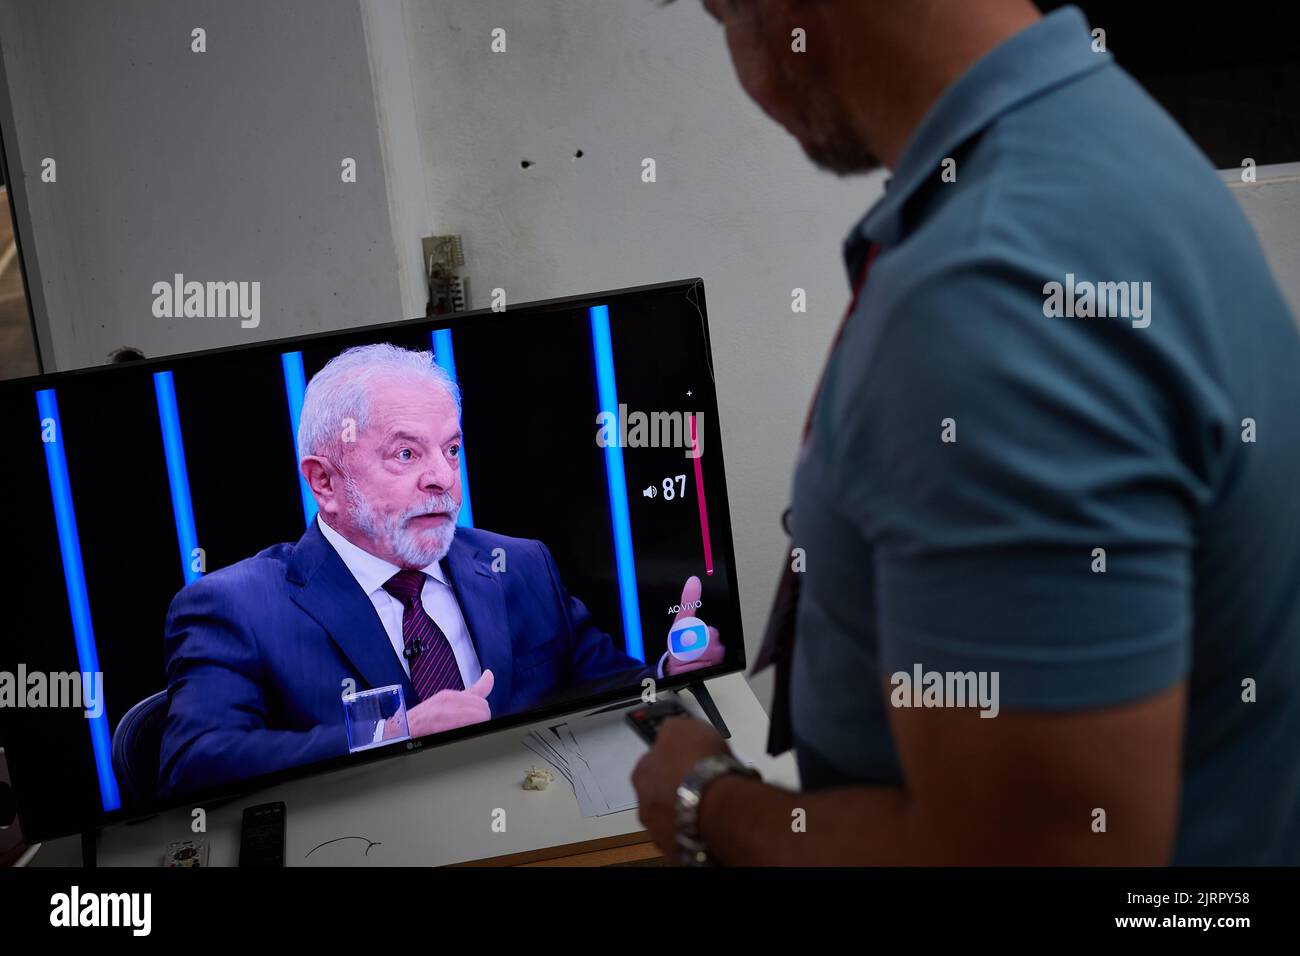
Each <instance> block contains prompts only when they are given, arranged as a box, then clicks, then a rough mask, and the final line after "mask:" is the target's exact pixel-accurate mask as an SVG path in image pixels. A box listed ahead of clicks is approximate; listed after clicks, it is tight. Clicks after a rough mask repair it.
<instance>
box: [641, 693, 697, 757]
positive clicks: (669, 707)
mask: <svg viewBox="0 0 1300 956" xmlns="http://www.w3.org/2000/svg"><path fill="white" fill-rule="evenodd" d="M689 716H690V713H689V712H688V711H687V710H686V708H685V707H683V706H682V705H681V704H679V703H677V701H675V700H665V701H660V702H659V703H657V704H646V705H645V706H644V707H637V708H636V709H635V710H630V711H628V714H627V722H628V723H629V724H631V725H632V729H633V730H635V731H636V732H637V733H638V734H640V736H641V739H642V740H644V741H645V742H646V743H648V744H650V745H652V746H653V745H654V742H655V737H657V736H658V735H659V725H660V724H662V723H663V722H664V721H665V720H667V719H668V718H669V717H689Z"/></svg>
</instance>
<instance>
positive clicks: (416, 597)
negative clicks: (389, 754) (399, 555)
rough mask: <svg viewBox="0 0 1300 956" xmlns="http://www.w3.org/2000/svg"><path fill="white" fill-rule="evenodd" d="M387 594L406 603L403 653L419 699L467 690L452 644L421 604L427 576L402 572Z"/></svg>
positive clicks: (387, 586) (386, 586)
mask: <svg viewBox="0 0 1300 956" xmlns="http://www.w3.org/2000/svg"><path fill="white" fill-rule="evenodd" d="M384 590H385V591H387V592H388V593H389V594H391V595H392V596H393V597H395V598H397V600H399V601H401V602H402V644H403V646H404V647H405V650H404V651H403V653H404V654H405V655H406V659H407V660H408V661H409V662H410V665H411V686H412V687H414V688H415V693H416V696H418V697H419V698H420V700H422V701H423V700H428V699H429V698H430V697H432V696H433V695H434V694H436V693H438V691H440V690H464V689H465V682H464V681H462V680H461V679H460V665H458V664H457V663H456V655H455V653H453V652H452V649H451V642H450V641H448V640H447V635H446V634H444V633H442V628H440V627H438V624H437V622H435V621H434V619H433V618H431V617H429V614H428V612H427V611H425V609H424V602H422V601H421V600H420V594H421V593H422V592H423V591H424V572H423V571H410V570H407V571H398V572H397V573H396V574H394V575H393V576H392V577H391V578H389V579H388V581H387V583H385V584H384Z"/></svg>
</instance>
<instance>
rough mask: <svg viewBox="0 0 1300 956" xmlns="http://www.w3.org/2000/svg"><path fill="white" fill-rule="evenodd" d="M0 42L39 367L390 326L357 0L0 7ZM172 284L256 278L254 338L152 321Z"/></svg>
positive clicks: (199, 324)
mask: <svg viewBox="0 0 1300 956" xmlns="http://www.w3.org/2000/svg"><path fill="white" fill-rule="evenodd" d="M194 27H203V28H205V29H206V30H207V52H206V53H202V54H197V53H193V52H191V49H190V31H191V30H192V29H193V28H194ZM0 44H2V49H3V55H4V59H5V70H6V78H7V81H8V86H9V93H10V99H11V101H12V102H13V104H14V111H15V115H14V123H15V127H16V137H15V138H14V141H13V142H12V143H11V144H10V165H11V167H12V169H11V174H12V175H13V177H14V179H15V185H16V187H17V188H19V189H21V190H23V192H24V194H25V197H26V198H27V201H28V202H27V208H28V210H29V211H30V214H31V218H32V232H33V233H34V236H35V250H34V253H35V259H36V261H37V264H38V272H39V279H40V282H41V285H42V289H41V292H42V293H43V298H44V302H43V305H44V308H45V311H46V312H47V314H48V324H49V329H48V342H46V343H43V345H45V346H46V364H47V368H49V367H54V368H59V369H63V368H75V367H79V366H85V365H95V364H100V363H102V362H103V361H104V360H105V358H106V356H107V354H108V353H109V352H110V351H111V350H112V349H114V348H116V347H118V346H120V345H130V346H135V347H137V348H140V349H142V350H143V351H144V352H145V353H146V354H147V355H151V356H152V355H163V354H169V353H174V352H182V351H187V350H191V349H198V348H208V347H214V346H220V345H230V344H238V343H243V342H249V341H257V340H261V339H268V338H277V337H281V336H285V335H293V334H298V333H302V332H311V331H317V330H321V329H332V328H341V327H345V326H349V325H358V324H364V323H367V322H375V321H391V320H393V319H398V318H405V317H408V316H406V315H405V314H404V313H403V311H402V304H401V299H400V294H399V289H398V281H397V271H396V268H395V266H394V248H393V234H392V231H391V228H390V220H389V216H388V204H387V200H386V196H385V180H384V174H383V166H382V162H381V155H380V145H379V137H378V132H377V124H376V114H375V102H374V93H373V89H372V86H371V78H370V68H369V63H368V60H367V56H366V44H365V37H364V29H363V23H362V17H361V12H360V8H359V5H358V3H357V0H223V2H222V3H219V4H217V3H211V2H201V0H114V2H112V3H88V2H85V0H40V2H39V3H37V2H32V0H0ZM47 156H49V157H53V158H54V159H55V160H56V161H57V164H58V166H57V171H58V180H57V182H55V183H42V182H41V181H40V171H41V165H40V164H41V160H42V159H43V158H44V157H47ZM344 157H352V158H354V159H356V160H357V163H358V182H357V183H356V184H344V183H342V182H341V178H340V163H341V161H342V159H343V158H344ZM31 252H32V251H31V250H29V251H28V254H29V255H31ZM177 272H180V273H183V274H184V275H185V276H186V278H187V279H197V280H200V281H208V280H223V281H224V280H236V281H249V282H252V281H260V282H261V283H262V287H261V311H262V318H261V324H260V326H259V327H258V328H256V329H244V328H241V326H240V323H239V321H238V320H237V319H193V318H191V319H157V318H155V317H154V316H153V313H152V305H153V299H154V296H153V293H152V292H151V288H152V286H153V284H154V283H155V282H158V281H170V279H171V277H172V275H173V274H174V273H177ZM38 301H39V300H38ZM51 351H52V355H50V354H49V353H50V352H51ZM51 359H52V360H53V361H51Z"/></svg>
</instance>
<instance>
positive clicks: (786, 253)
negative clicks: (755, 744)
mask: <svg viewBox="0 0 1300 956" xmlns="http://www.w3.org/2000/svg"><path fill="white" fill-rule="evenodd" d="M405 21H406V27H407V31H408V43H409V47H408V53H409V58H410V61H411V64H412V76H413V80H414V88H415V105H416V114H417V116H418V119H419V123H420V128H421V134H422V138H421V142H422V152H423V154H424V163H425V169H426V172H427V177H428V180H427V181H428V195H429V202H430V206H431V210H432V221H433V223H434V224H435V229H436V231H438V232H446V233H461V234H463V235H464V237H465V256H466V269H467V272H468V274H469V276H470V279H471V283H472V294H473V296H474V301H473V303H472V304H473V305H474V306H475V307H481V306H485V305H489V304H490V303H489V301H488V294H489V290H490V289H492V288H493V287H501V288H504V289H505V290H506V292H507V296H508V302H509V303H521V302H525V301H528V300H531V299H542V298H548V297H552V296H560V295H567V294H573V293H580V292H594V291H599V290H602V289H615V288H620V287H625V286H635V285H641V284H646V283H651V282H660V281H665V280H670V279H679V278H687V277H691V276H696V275H699V276H702V277H703V278H704V282H705V287H706V292H707V296H708V305H709V324H710V328H711V331H712V340H713V349H714V360H715V370H716V374H717V388H718V400H719V405H720V414H721V417H722V423H721V427H722V431H723V440H724V442H725V443H726V455H727V466H728V467H727V478H728V491H729V495H730V499H731V518H732V524H733V528H734V533H735V543H736V553H737V560H738V565H739V568H738V571H739V580H740V597H741V602H742V606H743V607H744V610H745V620H744V624H745V632H746V637H747V644H748V648H749V654H750V658H751V659H752V657H753V654H754V652H755V651H756V650H757V646H758V642H759V639H760V637H761V631H762V627H763V624H764V623H765V621H766V616H767V609H768V606H769V604H770V601H771V598H772V593H773V590H774V588H775V585H776V580H777V576H778V573H779V571H780V568H781V562H782V560H783V558H784V557H787V555H786V551H785V536H784V534H783V533H782V532H781V530H780V526H779V517H780V514H781V512H782V510H783V509H784V508H785V506H786V504H787V503H788V500H789V490H790V478H791V472H792V468H793V464H794V456H795V451H796V447H797V444H798V441H799V433H800V428H801V426H802V423H803V416H804V413H805V411H806V409H807V403H808V400H809V397H810V394H811V392H812V388H813V383H814V382H815V380H816V378H817V375H818V372H819V371H820V369H821V365H822V362H823V360H824V358H825V354H826V350H827V348H828V347H829V344H830V339H831V336H832V334H833V332H834V329H835V327H836V326H837V324H838V322H839V319H840V316H841V315H842V313H843V310H844V308H845V306H846V305H847V303H848V294H849V293H848V279H847V277H846V276H845V273H844V267H843V265H842V261H841V257H840V244H841V242H842V240H843V238H844V235H845V233H846V232H847V231H848V229H849V228H850V227H851V226H852V224H853V223H854V222H855V221H856V220H857V219H858V218H859V217H860V216H861V215H862V213H863V212H865V211H866V209H867V207H868V206H869V205H870V204H871V203H872V202H874V200H875V199H876V198H877V197H878V196H879V194H880V177H878V176H876V177H870V178H867V179H861V178H860V179H856V180H839V179H837V178H835V177H834V176H831V175H829V174H824V173H820V172H818V171H816V170H815V168H814V167H813V166H812V165H811V164H810V163H809V162H808V160H807V159H806V158H805V157H804V155H803V153H802V151H801V150H800V149H799V147H798V145H797V144H796V143H795V142H794V141H793V140H792V139H791V138H790V137H789V136H788V135H787V134H786V133H785V132H784V131H782V130H781V129H780V128H779V127H777V126H775V125H774V124H773V123H772V122H771V121H770V120H768V119H767V118H766V117H765V116H764V115H763V114H762V113H761V112H760V111H759V110H758V108H757V107H755V106H754V105H753V104H752V103H751V102H750V101H749V99H748V98H747V97H746V96H745V94H744V92H743V91H742V90H741V89H740V87H739V84H738V83H737V81H736V79H735V76H734V74H733V72H732V68H731V64H730V60H729V58H728V55H727V52H726V46H725V43H724V40H723V36H722V32H721V29H720V28H719V27H718V26H717V25H716V24H715V23H714V22H713V21H712V20H711V19H709V18H708V17H707V15H705V13H704V12H703V10H702V8H701V6H700V4H699V3H698V2H689V3H680V4H677V5H675V6H673V7H669V8H666V9H665V8H660V7H659V6H658V5H657V4H655V3H654V2H652V0H618V2H611V0H558V2H549V3H530V4H523V3H517V2H509V0H476V2H474V3H445V2H437V0H405ZM496 27H502V28H504V29H505V30H506V37H507V49H506V52H505V53H497V54H494V53H491V52H489V43H490V39H491V37H490V33H491V31H492V30H493V29H494V28H496ZM579 149H581V150H582V152H583V156H582V157H581V158H575V156H574V154H575V153H576V152H577V151H578V150H579ZM645 157H652V158H654V159H655V161H656V163H657V173H658V181H657V182H656V183H653V184H647V183H643V182H642V181H641V161H642V159H643V158H645ZM524 159H527V160H530V161H531V162H532V163H533V164H534V165H532V166H531V167H530V168H528V169H522V168H521V167H520V163H521V161H522V160H524ZM795 287H801V288H804V289H806V290H807V294H808V312H807V314H803V315H796V314H794V313H792V311H791V307H790V303H791V290H792V289H794V288H795ZM754 683H755V688H756V690H757V691H758V694H759V699H760V700H762V701H763V703H764V706H766V705H767V703H768V699H769V697H770V686H771V685H770V680H769V677H768V676H767V675H764V676H763V677H761V678H759V679H757V680H756V681H755V682H754Z"/></svg>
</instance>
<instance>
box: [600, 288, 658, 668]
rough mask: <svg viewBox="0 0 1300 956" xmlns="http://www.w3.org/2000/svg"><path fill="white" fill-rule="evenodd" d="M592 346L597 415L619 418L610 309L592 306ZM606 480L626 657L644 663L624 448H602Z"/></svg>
mask: <svg viewBox="0 0 1300 956" xmlns="http://www.w3.org/2000/svg"><path fill="white" fill-rule="evenodd" d="M591 345H592V351H593V352H594V354H595V358H596V394H597V401H598V404H599V406H600V407H599V408H598V409H597V411H599V412H602V413H603V412H609V413H610V414H611V415H613V416H614V418H615V420H617V419H618V389H617V387H616V386H615V384H614V345H613V341H612V339H611V338H610V332H609V306H607V305H594V306H592V307H591ZM605 479H606V481H607V482H608V483H609V517H610V523H611V524H612V525H613V527H614V562H615V564H616V565H617V567H618V594H619V599H620V603H621V604H622V606H623V633H624V635H625V641H626V644H627V653H628V656H629V657H634V658H636V659H637V660H639V661H644V660H645V646H644V643H643V641H642V639H641V602H640V600H639V599H638V597H637V592H636V559H635V556H634V555H633V553H632V519H631V517H630V515H629V513H628V503H627V475H626V473H625V472H624V470H623V448H622V446H621V445H620V444H619V443H618V442H613V443H611V444H608V445H606V446H605Z"/></svg>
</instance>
